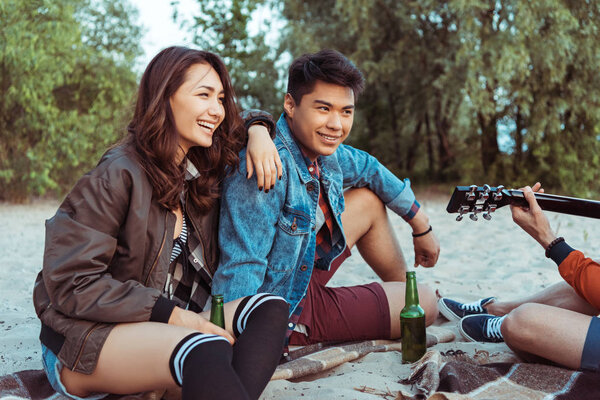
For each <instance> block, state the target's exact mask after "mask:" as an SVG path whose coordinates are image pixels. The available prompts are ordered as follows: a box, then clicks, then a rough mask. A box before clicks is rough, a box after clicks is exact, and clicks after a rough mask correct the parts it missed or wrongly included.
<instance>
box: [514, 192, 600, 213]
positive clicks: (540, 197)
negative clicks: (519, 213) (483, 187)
mask: <svg viewBox="0 0 600 400" xmlns="http://www.w3.org/2000/svg"><path fill="white" fill-rule="evenodd" d="M503 193H505V194H508V196H507V198H508V201H509V202H510V204H514V205H519V206H527V205H528V204H527V200H526V199H525V196H524V195H523V192H522V191H520V190H503ZM535 199H536V200H537V202H538V204H539V205H540V207H541V208H542V209H543V210H546V211H554V212H558V213H562V214H571V215H579V216H581V217H590V218H600V201H595V200H585V199H578V198H575V197H566V196H557V195H554V194H545V193H535Z"/></svg>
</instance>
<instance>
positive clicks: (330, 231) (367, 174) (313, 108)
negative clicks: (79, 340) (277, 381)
mask: <svg viewBox="0 0 600 400" xmlns="http://www.w3.org/2000/svg"><path fill="white" fill-rule="evenodd" d="M363 86H364V79H363V76H362V74H361V72H360V71H359V70H358V69H357V68H356V66H355V65H354V64H353V63H352V62H350V61H349V60H348V59H347V58H346V57H344V56H343V55H342V54H340V53H339V52H336V51H332V50H322V51H320V52H318V53H315V54H305V55H303V56H301V57H299V58H298V59H296V60H294V61H293V63H292V64H291V66H290V69H289V78H288V93H287V94H286V96H285V101H284V111H285V112H284V114H283V115H282V116H281V118H280V119H279V121H278V122H277V136H276V139H275V144H276V146H277V149H278V151H279V155H280V158H281V160H282V163H283V175H282V177H281V182H278V183H277V184H276V185H275V187H274V188H273V189H272V190H271V193H269V194H265V193H263V192H262V191H257V190H256V186H255V185H253V184H252V183H251V181H249V180H247V179H246V177H245V175H244V174H243V173H242V172H241V171H243V170H244V166H243V165H242V166H241V168H240V170H239V171H236V172H235V173H234V174H233V175H232V176H230V177H229V178H227V180H226V182H225V184H224V186H223V196H222V203H221V219H220V225H219V245H220V248H221V261H220V264H219V268H218V270H217V272H216V274H215V277H214V280H213V287H212V292H213V294H223V295H224V296H225V300H227V301H228V300H229V299H236V298H239V297H242V296H246V295H251V294H255V293H258V292H272V293H275V294H278V295H280V296H282V297H284V298H285V299H286V300H287V301H288V302H289V303H290V312H291V314H290V322H289V328H290V329H289V331H288V339H289V344H309V343H315V342H322V341H332V340H336V341H338V340H340V341H345V340H361V339H377V338H398V337H399V336H400V317H399V315H400V310H401V309H402V307H404V289H405V284H404V281H405V275H406V262H405V260H404V256H403V254H402V251H401V249H400V245H399V244H398V240H397V239H396V237H395V235H394V231H393V229H392V227H391V224H390V221H389V219H388V216H387V208H389V209H391V210H392V211H394V212H395V213H397V214H398V215H400V216H401V217H402V218H404V220H405V221H407V222H408V223H409V224H410V225H411V227H412V229H413V235H412V236H413V245H414V249H415V265H418V264H419V265H423V266H425V267H433V266H434V265H435V263H436V262H437V258H438V255H439V251H440V247H439V242H438V240H437V238H436V237H435V235H434V233H433V232H432V229H431V226H430V225H429V218H428V217H427V215H426V214H425V212H424V211H423V209H422V208H421V207H420V205H419V203H418V202H417V201H416V199H415V196H414V194H413V192H412V190H411V189H410V181H409V180H408V179H405V180H401V179H398V178H397V177H396V176H394V175H393V174H392V173H391V172H390V171H389V170H388V169H387V168H385V167H384V166H383V165H382V164H381V163H379V162H378V161H377V160H376V159H375V158H374V157H372V156H370V155H369V154H367V153H365V152H363V151H361V150H357V149H354V148H352V147H350V146H347V145H344V144H342V143H343V141H344V140H345V139H346V138H347V137H348V135H349V134H350V130H351V128H352V123H353V120H354V112H355V101H356V99H357V97H358V95H359V94H360V93H361V91H362V89H363ZM244 159H245V157H241V160H242V163H243V160H244ZM355 245H356V247H357V248H358V250H359V252H360V253H361V255H362V256H363V258H364V259H365V261H366V262H367V263H368V264H369V266H370V267H371V268H372V269H373V270H374V271H375V272H376V273H377V275H378V276H379V277H380V278H381V280H382V281H383V282H371V283H365V284H363V285H358V286H352V287H327V286H326V284H327V282H328V281H329V280H330V278H331V277H332V275H333V274H334V273H335V272H336V270H337V269H338V268H340V266H341V264H342V262H343V261H344V259H346V258H347V257H348V256H349V255H350V249H351V248H352V247H354V246H355ZM419 297H420V300H421V305H422V307H423V308H424V309H425V312H426V315H427V324H431V323H432V322H433V321H434V320H435V318H436V316H437V305H436V298H435V295H434V294H433V292H432V291H431V290H430V289H429V288H428V287H426V286H424V285H420V286H419Z"/></svg>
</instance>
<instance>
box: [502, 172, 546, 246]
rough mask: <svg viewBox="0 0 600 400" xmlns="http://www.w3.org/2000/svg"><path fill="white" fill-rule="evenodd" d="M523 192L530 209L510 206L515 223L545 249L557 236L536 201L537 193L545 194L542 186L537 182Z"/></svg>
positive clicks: (523, 189)
mask: <svg viewBox="0 0 600 400" xmlns="http://www.w3.org/2000/svg"><path fill="white" fill-rule="evenodd" d="M519 190H522V191H523V194H524V196H525V199H526V200H527V203H529V207H519V206H512V205H511V206H510V211H511V212H512V217H513V221H515V223H516V224H517V225H519V226H520V227H521V228H522V229H523V230H524V231H525V232H527V233H528V234H529V235H530V236H531V237H532V238H534V239H535V240H536V241H537V242H538V243H539V244H541V245H542V247H543V248H546V247H548V245H549V244H550V242H552V241H553V240H554V239H555V238H556V235H555V234H554V232H552V228H550V222H548V218H547V217H546V215H545V214H544V212H543V211H542V208H541V207H540V206H539V204H538V203H537V201H536V199H535V194H534V193H535V192H539V193H544V189H542V184H541V183H539V182H536V184H535V185H533V187H532V188H531V187H529V186H526V187H524V188H521V189H519Z"/></svg>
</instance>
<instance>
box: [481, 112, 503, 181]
mask: <svg viewBox="0 0 600 400" xmlns="http://www.w3.org/2000/svg"><path fill="white" fill-rule="evenodd" d="M477 120H478V121H479V127H480V128H481V166H482V167H483V172H484V174H485V175H486V176H488V174H489V172H490V168H491V166H492V165H493V164H494V163H495V162H496V159H497V158H498V155H499V154H500V149H499V147H498V132H497V130H496V117H492V118H491V119H490V120H489V121H486V118H485V117H484V116H483V115H482V114H481V113H477ZM488 178H490V177H489V176H488Z"/></svg>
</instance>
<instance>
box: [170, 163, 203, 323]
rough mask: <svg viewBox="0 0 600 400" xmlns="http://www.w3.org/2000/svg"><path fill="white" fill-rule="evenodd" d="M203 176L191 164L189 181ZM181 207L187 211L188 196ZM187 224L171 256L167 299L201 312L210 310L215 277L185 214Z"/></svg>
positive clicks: (197, 236)
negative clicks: (212, 285) (212, 284)
mask: <svg viewBox="0 0 600 400" xmlns="http://www.w3.org/2000/svg"><path fill="white" fill-rule="evenodd" d="M199 176H200V173H199V172H198V170H197V169H196V167H195V166H194V164H192V162H191V161H189V160H187V165H186V173H185V179H186V180H188V181H190V180H193V179H196V178H198V177H199ZM181 204H182V210H185V193H182V195H181ZM183 223H184V228H183V229H182V233H181V234H180V236H179V237H178V238H177V239H175V243H174V246H173V250H172V253H171V265H170V266H169V275H168V276H167V281H166V283H165V288H164V290H163V296H165V297H166V298H167V299H169V300H173V301H175V302H176V303H177V305H178V306H179V307H181V308H183V309H186V310H190V311H195V312H200V311H203V310H204V308H205V307H208V306H209V302H208V299H209V298H210V287H211V283H212V277H213V274H212V272H211V271H210V270H209V268H208V267H207V265H206V261H205V258H204V249H203V247H202V243H201V241H200V239H199V235H198V234H197V232H195V230H194V225H193V224H191V223H188V220H187V216H186V215H185V213H184V215H183ZM186 236H187V237H186ZM186 239H187V240H186Z"/></svg>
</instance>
